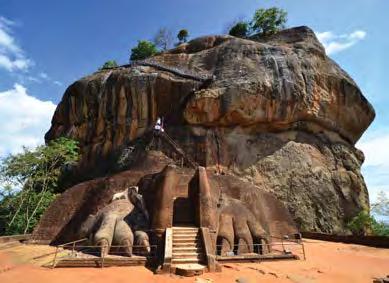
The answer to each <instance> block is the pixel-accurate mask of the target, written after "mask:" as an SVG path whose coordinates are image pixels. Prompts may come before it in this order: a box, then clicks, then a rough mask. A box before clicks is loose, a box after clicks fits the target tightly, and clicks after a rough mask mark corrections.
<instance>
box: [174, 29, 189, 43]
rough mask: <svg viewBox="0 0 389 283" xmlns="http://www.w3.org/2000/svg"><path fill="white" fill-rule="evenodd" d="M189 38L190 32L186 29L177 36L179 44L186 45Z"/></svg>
mask: <svg viewBox="0 0 389 283" xmlns="http://www.w3.org/2000/svg"><path fill="white" fill-rule="evenodd" d="M188 37H189V32H188V30H186V29H182V30H180V31H179V32H178V34H177V38H178V41H179V43H180V44H181V43H184V42H187V41H188Z"/></svg>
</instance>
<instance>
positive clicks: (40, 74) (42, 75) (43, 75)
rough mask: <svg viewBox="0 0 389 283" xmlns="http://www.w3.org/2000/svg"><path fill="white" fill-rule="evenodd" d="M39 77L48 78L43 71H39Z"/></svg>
mask: <svg viewBox="0 0 389 283" xmlns="http://www.w3.org/2000/svg"><path fill="white" fill-rule="evenodd" d="M39 77H41V78H42V79H44V80H49V79H50V77H49V75H48V74H46V73H44V72H41V73H39Z"/></svg>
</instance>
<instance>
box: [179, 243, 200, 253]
mask: <svg viewBox="0 0 389 283" xmlns="http://www.w3.org/2000/svg"><path fill="white" fill-rule="evenodd" d="M174 252H198V253H201V252H203V247H202V246H201V245H197V246H187V245H185V246H175V247H174V246H173V253H174Z"/></svg>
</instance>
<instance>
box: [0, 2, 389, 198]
mask: <svg viewBox="0 0 389 283" xmlns="http://www.w3.org/2000/svg"><path fill="white" fill-rule="evenodd" d="M270 6H278V7H281V8H284V9H285V10H287V11H288V26H290V27H292V26H300V25H307V26H309V27H311V28H312V29H313V30H314V31H315V32H316V33H317V34H318V36H319V38H320V39H321V41H322V42H323V43H324V44H325V46H326V49H327V53H328V54H329V56H331V57H332V58H333V59H335V60H336V61H337V62H338V63H339V64H340V65H341V66H342V68H344V69H345V70H346V71H347V72H348V73H349V74H350V75H351V76H352V77H353V78H354V80H355V81H356V82H357V83H358V85H359V86H360V88H361V89H362V92H363V93H364V94H365V96H366V97H367V98H368V100H369V101H370V102H371V103H372V104H373V106H374V107H375V109H376V112H377V118H376V120H375V122H374V123H373V125H372V126H371V127H370V128H369V130H368V131H367V132H366V133H365V135H364V136H363V138H362V139H361V141H360V142H359V143H358V144H357V146H358V147H359V148H361V149H363V150H364V151H365V155H366V162H365V164H364V166H363V172H364V174H365V179H366V181H367V183H368V186H369V191H370V192H371V197H372V198H373V199H374V198H375V196H376V193H377V191H379V190H384V191H386V192H387V193H388V194H389V124H388V122H389V111H387V110H386V109H387V108H388V106H389V96H388V95H387V91H386V85H385V83H386V79H387V77H388V75H387V74H388V72H387V70H386V69H387V68H386V67H387V66H389V52H388V49H389V37H388V36H387V28H388V27H389V19H388V16H387V12H388V11H389V1H386V0H349V1H338V0H337V1H329V0H320V1H319V0H316V1H312V0H293V1H287V0H284V1H249V0H240V1H236V0H223V1H222V0H219V1H216V0H212V1H209V0H208V1H205V0H184V1H183V0H181V1H178V0H174V1H173V0H165V1H151V0H149V1H129V0H127V1H125V0H117V1H106V0H77V1H76V0H67V1H52V0H45V1H44V0H34V1H28V0H24V1H21V0H0V17H1V18H0V120H1V123H0V155H5V154H7V153H9V152H15V151H17V150H19V149H20V147H21V145H23V144H25V145H29V146H33V145H36V144H39V143H41V142H42V140H43V134H44V132H45V131H46V130H47V129H48V128H49V125H50V119H51V116H52V112H53V110H54V109H55V105H56V104H57V103H58V102H59V101H60V99H61V97H62V94H63V92H64V91H65V89H66V87H67V86H68V85H69V84H70V83H72V82H73V81H74V80H76V79H78V78H80V77H82V76H84V75H87V74H89V73H91V72H93V71H95V70H96V69H97V68H98V67H99V66H101V65H102V63H104V62H105V61H107V60H109V59H115V60H117V61H118V62H119V63H122V64H124V63H127V62H128V57H129V50H130V49H131V47H132V46H134V45H135V44H136V41H137V40H139V39H151V38H152V37H153V35H154V33H155V32H156V30H157V29H158V28H160V27H167V28H170V29H172V30H173V31H174V32H176V31H177V30H178V29H181V28H187V29H188V30H189V32H190V35H191V37H192V38H193V37H197V36H200V35H206V34H219V33H221V32H223V30H224V29H225V26H226V25H227V24H228V23H230V22H231V21H233V20H234V19H236V18H247V19H248V18H250V17H251V16H252V14H253V12H254V10H255V9H257V8H259V7H265V8H266V7H270Z"/></svg>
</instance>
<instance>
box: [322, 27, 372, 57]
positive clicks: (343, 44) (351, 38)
mask: <svg viewBox="0 0 389 283" xmlns="http://www.w3.org/2000/svg"><path fill="white" fill-rule="evenodd" d="M316 36H317V38H318V39H319V41H320V42H321V43H322V44H323V46H324V48H325V50H326V52H327V54H328V55H331V54H335V53H338V52H340V51H343V50H346V49H348V48H350V47H351V46H353V45H355V44H356V43H358V42H359V41H361V40H363V39H364V38H365V37H366V32H365V31H363V30H356V31H354V32H352V33H349V34H341V35H337V34H334V33H333V32H332V31H325V32H316Z"/></svg>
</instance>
